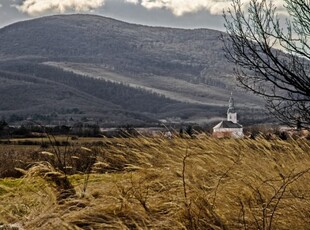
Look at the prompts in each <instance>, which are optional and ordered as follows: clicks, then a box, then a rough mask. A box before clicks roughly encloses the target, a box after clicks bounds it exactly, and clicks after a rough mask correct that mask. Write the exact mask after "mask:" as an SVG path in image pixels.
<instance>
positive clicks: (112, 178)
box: [0, 135, 310, 229]
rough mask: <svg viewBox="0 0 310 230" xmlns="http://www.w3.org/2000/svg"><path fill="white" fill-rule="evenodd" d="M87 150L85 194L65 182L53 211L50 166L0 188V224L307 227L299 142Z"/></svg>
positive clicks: (305, 159) (208, 141)
mask: <svg viewBox="0 0 310 230" xmlns="http://www.w3.org/2000/svg"><path fill="white" fill-rule="evenodd" d="M89 148H90V149H91V151H92V152H93V153H96V162H95V163H94V165H93V166H92V174H91V175H90V176H89V178H88V179H87V180H88V183H87V184H86V186H87V190H85V178H84V174H75V175H72V176H68V178H69V183H70V184H71V185H72V186H73V189H74V191H75V193H76V195H74V196H68V197H65V198H64V199H63V202H61V203H59V202H57V196H58V192H59V187H57V184H56V185H55V182H53V181H52V183H50V182H49V180H44V179H46V176H47V175H51V174H50V172H52V171H54V172H56V171H57V170H58V169H56V168H54V169H53V168H52V167H50V168H49V170H50V172H48V171H45V173H42V172H43V171H42V170H41V169H38V170H36V169H34V168H31V169H30V170H29V171H28V172H25V173H26V176H25V177H23V178H22V179H3V180H1V181H0V198H1V199H0V222H4V223H6V224H19V225H20V226H22V227H23V228H24V229H307V228H309V226H310V221H309V220H310V218H309V217H310V216H309V213H310V185H309V183H308V181H309V179H310V175H309V170H310V155H309V154H310V143H309V142H308V141H307V140H289V141H283V140H278V139H277V140H269V141H267V140H265V139H258V140H233V139H222V140H217V139H213V138H210V137H207V136H205V137H203V136H201V135H200V136H199V138H188V139H187V138H173V139H165V138H143V137H139V138H126V139H125V138H124V139H116V138H115V139H103V145H102V146H94V147H89ZM82 153H84V154H89V152H88V151H85V150H84V152H83V151H81V154H82ZM37 166H38V165H36V167H37ZM38 171H39V172H41V173H37V174H36V173H34V172H38ZM46 173H47V174H46ZM36 175H38V176H36ZM42 178H43V179H42ZM69 189H72V188H69ZM85 191H86V192H85ZM0 227H1V224H0Z"/></svg>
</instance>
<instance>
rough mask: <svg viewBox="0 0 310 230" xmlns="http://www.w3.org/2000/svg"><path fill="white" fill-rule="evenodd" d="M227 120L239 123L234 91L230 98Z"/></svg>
mask: <svg viewBox="0 0 310 230" xmlns="http://www.w3.org/2000/svg"><path fill="white" fill-rule="evenodd" d="M227 121H231V122H233V123H237V122H238V121H237V112H236V110H235V101H234V98H233V96H232V92H231V95H230V98H229V104H228V110H227Z"/></svg>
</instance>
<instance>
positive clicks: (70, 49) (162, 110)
mask: <svg viewBox="0 0 310 230" xmlns="http://www.w3.org/2000/svg"><path fill="white" fill-rule="evenodd" d="M220 35H221V32H218V31H214V30H207V29H195V30H184V29H173V28H159V27H147V26H142V25H134V24H128V23H124V22H120V21H116V20H113V19H110V18H104V17H99V16H93V15H92V16H91V15H62V16H50V17H43V18H39V19H34V20H29V21H24V22H19V23H15V24H12V25H10V26H7V27H5V28H3V29H1V30H0V81H1V91H0V96H1V98H2V100H1V102H0V115H2V116H5V117H8V118H10V117H12V116H15V117H16V115H18V116H20V118H19V119H20V120H23V119H26V118H31V119H33V117H34V115H35V114H37V115H38V114H39V115H42V114H43V115H44V116H45V118H46V122H52V121H54V122H55V121H57V120H58V122H60V121H64V120H67V121H68V119H71V121H72V120H74V121H79V120H80V119H82V118H84V120H85V119H86V118H87V119H88V120H93V121H97V122H99V123H103V124H142V123H146V122H151V123H152V122H153V123H156V122H157V121H158V119H166V120H171V121H179V122H196V121H200V122H208V121H210V120H214V119H217V118H218V117H223V116H225V110H226V105H227V101H228V97H229V95H230V92H231V91H233V92H234V97H235V99H236V101H237V107H238V110H239V111H240V112H241V118H242V117H243V119H244V121H246V120H249V119H248V118H249V117H251V116H252V115H253V113H255V114H257V115H259V116H257V117H261V118H263V117H262V116H263V109H262V106H263V103H262V101H261V100H260V99H258V98H256V97H254V96H252V95H246V96H245V94H244V93H242V92H239V89H236V86H235V81H234V77H233V66H232V65H231V64H230V63H228V62H227V61H226V59H225V57H224V53H223V50H222V42H221V41H220V39H219V37H220ZM72 111H75V112H72ZM263 119H264V118H263ZM254 122H255V121H254Z"/></svg>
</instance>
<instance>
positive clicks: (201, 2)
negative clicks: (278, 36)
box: [0, 0, 283, 30]
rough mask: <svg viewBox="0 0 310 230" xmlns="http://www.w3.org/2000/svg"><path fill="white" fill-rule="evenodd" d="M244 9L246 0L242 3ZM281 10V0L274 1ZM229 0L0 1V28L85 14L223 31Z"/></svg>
mask: <svg viewBox="0 0 310 230" xmlns="http://www.w3.org/2000/svg"><path fill="white" fill-rule="evenodd" d="M242 1H243V2H244V6H245V7H246V5H247V4H248V2H249V0H242ZM274 2H275V4H276V5H277V6H278V7H279V8H280V9H281V8H282V7H283V0H274ZM230 4H231V0H0V27H3V26H5V25H8V24H11V23H13V22H17V21H20V20H26V19H31V18H36V17H42V16H45V15H52V14H67V13H89V14H97V15H102V16H107V17H112V18H115V19H119V20H122V21H126V22H133V23H137V24H143V25H152V26H166V27H181V28H211V29H217V30H224V26H223V24H224V21H223V18H222V12H223V10H224V9H227V8H228V7H229V6H230Z"/></svg>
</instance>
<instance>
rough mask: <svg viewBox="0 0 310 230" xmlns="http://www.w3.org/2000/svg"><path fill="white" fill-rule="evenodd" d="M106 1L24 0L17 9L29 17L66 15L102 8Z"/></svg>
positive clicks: (17, 5)
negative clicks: (70, 12)
mask: <svg viewBox="0 0 310 230" xmlns="http://www.w3.org/2000/svg"><path fill="white" fill-rule="evenodd" d="M104 4H105V0H24V1H22V2H21V3H20V4H16V5H15V7H16V8H17V9H18V10H19V11H21V12H23V13H26V14H28V15H31V16H38V15H42V14H46V13H50V12H53V13H65V12H67V11H74V12H87V11H91V10H93V9H97V8H99V7H102V6H103V5H104Z"/></svg>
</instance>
